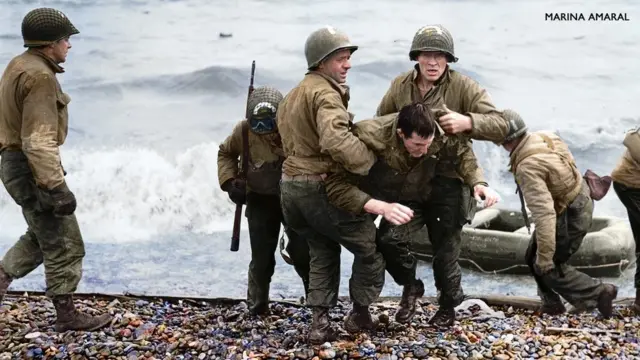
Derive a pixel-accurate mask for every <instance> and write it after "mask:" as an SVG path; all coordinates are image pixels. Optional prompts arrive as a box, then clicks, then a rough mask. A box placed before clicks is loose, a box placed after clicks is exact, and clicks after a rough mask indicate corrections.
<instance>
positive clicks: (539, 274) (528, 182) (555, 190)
mask: <svg viewBox="0 0 640 360" xmlns="http://www.w3.org/2000/svg"><path fill="white" fill-rule="evenodd" d="M503 116H504V118H505V120H507V122H508V123H509V125H510V128H509V131H508V133H507V136H506V137H505V140H504V142H503V144H502V146H503V147H504V148H505V149H506V150H507V151H509V153H510V166H511V169H510V171H511V172H512V173H513V174H514V176H515V179H516V183H517V185H518V190H519V191H520V192H521V194H522V197H523V198H524V200H525V201H526V204H527V205H528V207H529V209H530V210H531V216H532V217H533V222H534V224H535V230H534V231H533V235H532V236H531V242H530V244H529V248H528V249H527V253H526V262H527V264H528V265H529V267H530V269H531V273H532V274H533V277H534V278H535V280H536V282H537V284H538V294H539V295H540V298H541V299H542V308H541V311H542V312H544V313H548V314H561V313H564V312H565V307H564V304H563V303H562V299H561V298H560V296H562V297H563V298H564V299H566V300H567V301H568V302H569V303H570V304H571V305H573V306H574V307H575V308H576V309H580V310H587V309H593V308H596V307H597V308H598V310H599V311H600V313H601V314H602V315H603V316H604V317H605V318H608V317H610V316H611V313H612V311H613V300H614V299H615V298H616V296H617V293H618V289H617V287H616V286H615V285H612V284H603V283H602V282H601V281H600V280H597V279H594V278H591V277H590V276H588V275H587V274H585V273H583V272H580V271H579V270H577V269H576V268H574V267H572V266H570V265H569V264H567V262H568V261H569V258H570V257H571V256H572V255H573V254H575V252H576V251H578V249H579V248H580V245H581V244H582V240H583V239H584V237H585V236H586V235H587V232H588V230H589V228H590V227H591V223H592V219H593V199H592V198H591V195H590V193H591V192H590V189H589V186H588V185H587V182H586V181H585V180H584V179H583V177H582V175H581V174H580V171H579V170H578V168H577V166H576V164H575V160H574V158H573V155H571V152H570V151H569V148H568V147H567V145H566V144H565V143H564V142H563V141H562V139H561V138H560V137H558V136H557V135H556V134H553V133H550V132H543V131H539V132H533V133H528V132H527V127H526V125H525V123H524V121H523V120H522V118H521V117H520V115H519V114H517V113H516V112H515V111H513V110H508V109H507V110H504V111H503ZM523 208H524V206H523ZM523 216H527V214H526V213H524V214H523Z"/></svg>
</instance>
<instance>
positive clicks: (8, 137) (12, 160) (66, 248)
mask: <svg viewBox="0 0 640 360" xmlns="http://www.w3.org/2000/svg"><path fill="white" fill-rule="evenodd" d="M78 33H79V31H78V29H76V27H75V26H73V24H72V23H71V21H69V18H67V17H66V16H65V15H64V14H63V13H62V12H60V11H58V10H55V9H51V8H38V9H34V10H32V11H30V12H29V13H27V15H26V16H25V17H24V19H23V21H22V37H23V39H24V46H25V47H26V48H28V49H27V50H26V51H25V52H23V53H22V54H20V55H18V56H16V57H14V58H13V59H12V60H11V61H10V62H9V64H8V65H7V67H6V69H5V71H4V74H3V75H2V78H1V79H0V154H1V155H2V160H1V163H0V179H2V183H3V184H4V187H5V188H6V190H7V192H8V193H9V195H10V196H11V198H13V200H14V201H15V202H16V204H18V205H19V206H20V207H21V208H22V214H23V215H24V218H25V220H26V222H27V231H26V233H25V234H24V235H22V236H21V237H20V239H19V240H18V242H17V243H16V244H15V245H13V247H12V248H10V249H9V250H8V251H7V253H6V254H5V255H4V257H3V258H2V262H0V301H1V300H2V297H3V296H4V295H5V294H6V292H7V289H8V287H9V285H10V284H11V282H12V280H13V279H19V278H22V277H24V276H26V275H27V274H29V273H31V272H32V271H33V270H35V269H36V268H37V267H38V266H40V265H41V264H43V263H44V272H45V279H46V284H47V290H46V294H47V296H48V297H50V298H52V299H53V304H54V306H55V309H56V314H57V319H56V325H55V328H56V331H58V332H64V331H67V330H84V331H93V330H97V329H100V328H102V327H104V326H106V325H107V324H109V322H110V321H111V317H110V316H109V314H104V315H100V316H91V315H87V314H83V313H80V312H78V311H77V310H76V308H75V305H74V303H73V293H74V292H75V291H76V289H77V286H78V283H79V282H80V279H81V278H82V260H83V258H84V255H85V249H84V241H83V239H82V235H81V233H80V228H79V226H78V221H77V219H76V216H75V215H74V212H75V210H76V198H75V196H74V195H73V193H72V192H71V190H69V188H68V187H67V183H66V181H65V179H64V176H65V175H66V173H65V171H64V169H63V168H62V164H61V160H60V150H59V147H60V146H61V145H62V144H64V142H65V139H66V137H67V131H68V125H69V124H68V123H69V114H68V108H67V106H68V105H69V102H70V101H71V99H70V97H69V95H67V94H65V93H64V92H63V91H62V89H61V87H60V83H59V82H58V79H57V78H56V74H60V73H63V72H64V69H63V68H62V67H61V66H60V64H61V63H64V62H65V60H66V58H67V53H68V51H69V49H71V43H70V42H69V37H70V36H71V35H75V34H78Z"/></svg>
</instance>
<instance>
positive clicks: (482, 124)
mask: <svg viewBox="0 0 640 360" xmlns="http://www.w3.org/2000/svg"><path fill="white" fill-rule="evenodd" d="M409 59H410V60H412V61H417V64H416V65H415V66H414V68H413V69H412V70H410V71H408V72H406V73H403V74H401V75H399V76H398V77H396V78H395V79H394V80H393V81H392V83H391V86H390V87H389V89H388V90H387V92H386V93H385V95H384V96H383V98H382V100H381V101H380V104H379V105H378V109H377V115H378V116H383V115H387V114H391V113H396V112H398V111H400V109H402V108H403V107H404V106H406V105H409V104H412V103H416V102H420V103H423V104H425V105H428V106H429V108H431V109H432V110H433V111H435V112H436V114H437V115H438V118H437V121H438V123H439V125H440V126H441V127H442V129H443V130H444V132H446V133H444V132H442V131H440V129H438V131H437V133H436V137H435V139H434V145H432V146H434V147H435V148H438V147H443V146H446V148H447V149H449V150H447V152H446V155H445V153H443V154H442V155H441V157H442V159H440V161H438V162H437V165H436V168H435V176H434V178H433V180H432V182H431V194H432V196H431V197H430V199H429V201H428V203H426V204H425V208H428V209H429V211H428V213H426V214H424V216H426V218H425V219H424V223H425V224H427V230H428V233H429V239H430V240H431V242H432V244H433V245H434V253H435V254H434V255H435V256H434V261H433V273H434V278H435V285H436V288H437V289H438V290H439V292H440V295H439V298H438V303H439V305H440V308H439V309H438V311H437V312H436V314H435V316H434V317H433V318H432V319H431V322H432V323H433V324H434V325H437V326H443V327H447V326H451V325H452V324H453V322H454V318H455V311H454V308H455V306H457V305H459V304H460V303H461V302H462V300H463V297H464V294H463V291H462V286H461V271H460V266H459V265H458V258H459V256H460V247H461V241H462V239H461V231H462V227H463V225H464V224H465V223H468V222H470V221H471V220H473V216H474V214H475V200H476V199H480V198H482V197H484V198H485V199H486V201H487V203H488V204H489V203H490V204H493V203H495V201H497V200H498V195H497V194H496V193H495V192H494V191H493V190H491V189H489V188H488V184H487V183H486V181H485V180H484V178H483V176H482V175H481V171H482V170H481V169H480V167H479V166H477V164H476V165H475V166H473V167H471V166H470V165H465V166H463V167H461V166H460V165H461V163H462V162H463V161H464V162H474V163H476V162H477V160H476V159H475V155H474V153H473V149H472V147H471V141H470V139H477V140H489V141H493V142H500V141H501V140H502V139H503V138H504V135H505V134H506V132H507V130H508V125H507V124H506V122H505V120H504V119H503V118H502V117H501V116H500V112H499V111H498V110H497V109H496V108H495V106H494V105H493V103H492V101H491V99H490V97H489V94H488V93H487V91H486V90H484V89H483V88H482V87H480V86H479V85H478V83H477V82H476V81H474V80H472V79H471V78H469V77H467V76H465V75H462V74H461V73H459V72H457V71H455V70H453V69H451V68H450V67H449V65H448V63H449V62H457V61H458V58H457V57H456V56H455V52H454V43H453V38H452V36H451V34H450V33H449V31H448V30H447V29H446V28H444V27H443V26H442V25H428V26H424V27H422V28H420V29H419V30H418V31H417V32H416V34H415V35H414V37H413V41H412V44H411V49H410V50H409ZM436 143H439V144H440V145H438V146H435V144H436ZM450 151H451V152H450ZM456 154H457V156H455V155H456ZM463 154H464V159H463V157H462V156H463ZM450 155H453V156H450ZM463 168H465V169H472V168H473V169H476V170H475V171H477V175H476V176H475V178H474V180H470V179H471V177H469V175H468V174H462V173H460V169H463ZM411 226H412V227H413V226H417V225H416V224H411ZM411 232H413V230H412V231H411ZM402 233H404V231H400V230H393V231H389V232H388V234H396V235H394V238H395V239H396V240H395V241H400V240H399V239H400V238H401V236H399V235H398V234H402ZM423 292H424V290H423V287H422V286H421V283H414V284H413V285H410V286H405V287H404V291H403V304H402V306H401V308H404V309H408V310H407V311H408V314H410V313H412V311H413V310H412V309H414V307H415V305H414V304H415V299H416V298H419V297H421V296H422V295H423ZM412 304H413V305H412ZM400 313H402V312H400Z"/></svg>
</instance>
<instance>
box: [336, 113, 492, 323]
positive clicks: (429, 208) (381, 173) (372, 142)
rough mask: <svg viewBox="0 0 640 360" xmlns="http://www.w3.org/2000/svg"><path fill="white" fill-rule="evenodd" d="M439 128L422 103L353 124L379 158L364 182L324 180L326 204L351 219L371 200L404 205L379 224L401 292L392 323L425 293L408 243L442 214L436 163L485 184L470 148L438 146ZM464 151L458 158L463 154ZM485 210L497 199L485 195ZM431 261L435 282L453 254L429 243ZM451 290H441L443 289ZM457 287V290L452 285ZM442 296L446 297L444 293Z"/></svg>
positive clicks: (349, 177)
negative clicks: (435, 185) (436, 187)
mask: <svg viewBox="0 0 640 360" xmlns="http://www.w3.org/2000/svg"><path fill="white" fill-rule="evenodd" d="M437 127H438V125H437V122H436V121H435V119H434V116H433V112H432V111H431V109H430V108H429V107H428V106H427V105H425V104H423V103H421V102H418V103H413V104H410V105H406V106H404V107H402V108H401V109H400V112H399V113H393V114H389V115H385V116H381V117H377V118H373V119H370V120H362V121H358V122H357V123H355V124H354V130H353V132H354V134H355V135H356V136H358V138H359V139H360V140H362V141H364V142H365V143H366V144H367V145H368V146H369V148H371V149H372V150H373V151H374V152H375V153H376V156H377V158H378V161H377V162H376V163H375V165H373V167H372V168H371V170H370V171H369V174H368V175H367V176H355V175H353V174H348V173H346V172H341V173H335V174H332V175H330V176H329V177H328V178H327V180H326V188H327V193H328V196H329V200H330V201H331V202H332V203H333V204H335V205H336V206H338V207H340V208H343V209H345V210H347V211H350V212H353V213H356V214H358V213H362V212H363V210H364V204H366V203H367V202H368V201H369V200H370V199H372V198H373V199H376V200H380V201H384V202H389V203H400V204H402V205H401V206H402V207H401V208H400V210H403V212H402V213H401V214H399V215H404V216H403V217H401V216H399V217H398V218H397V219H394V218H392V220H396V221H387V220H386V219H383V220H382V221H381V222H380V228H379V231H378V236H377V241H378V246H379V248H380V251H381V252H382V254H383V256H384V259H385V262H386V269H387V271H388V272H389V274H390V275H391V276H392V277H393V279H394V280H395V281H396V283H397V284H398V285H402V286H403V287H404V291H403V293H402V300H401V302H400V308H399V309H398V311H397V312H396V321H398V322H401V323H406V322H409V321H410V320H411V318H412V317H413V315H414V314H415V311H416V300H417V298H419V297H421V296H422V295H423V293H424V284H423V282H422V280H419V279H417V278H416V267H417V260H416V258H415V256H414V255H413V254H412V252H411V251H410V241H411V239H412V237H413V236H415V235H416V234H418V233H419V231H420V229H421V228H422V227H424V226H425V225H426V226H427V228H429V227H432V228H433V227H435V226H437V225H436V224H434V223H435V222H437V221H438V219H439V217H440V216H441V215H442V214H439V213H433V211H434V209H435V211H439V210H440V208H439V207H437V206H434V203H433V201H432V200H431V199H432V198H437V197H438V195H437V194H433V193H432V189H431V185H432V180H433V178H434V176H435V171H436V168H437V166H438V163H439V162H453V163H456V164H457V168H456V170H457V171H458V173H460V174H462V178H463V179H464V182H465V184H469V185H473V184H478V183H483V182H484V178H483V175H482V170H481V169H480V168H479V167H478V164H477V162H476V160H475V157H474V156H473V152H472V151H471V148H470V147H469V146H459V143H458V142H456V141H445V142H443V141H442V138H443V137H442V136H437V137H436V129H437ZM434 139H435V140H434ZM461 151H462V152H461ZM488 195H489V196H488V197H487V199H486V205H487V206H491V205H493V204H494V203H495V202H496V201H497V198H496V197H495V196H492V195H491V194H488ZM430 240H431V242H432V244H433V248H434V249H435V256H434V260H433V268H434V276H436V282H438V281H440V279H439V278H438V276H441V275H442V274H441V272H442V270H447V269H448V268H449V267H451V266H452V265H451V262H452V261H455V260H456V258H455V257H452V256H450V254H451V253H454V255H455V251H458V252H459V250H456V249H453V248H452V245H454V244H453V243H452V242H443V241H442V240H447V239H445V238H430ZM448 285H449V284H446V283H445V284H442V289H447V286H448ZM453 285H454V286H455V284H453ZM445 293H446V292H445Z"/></svg>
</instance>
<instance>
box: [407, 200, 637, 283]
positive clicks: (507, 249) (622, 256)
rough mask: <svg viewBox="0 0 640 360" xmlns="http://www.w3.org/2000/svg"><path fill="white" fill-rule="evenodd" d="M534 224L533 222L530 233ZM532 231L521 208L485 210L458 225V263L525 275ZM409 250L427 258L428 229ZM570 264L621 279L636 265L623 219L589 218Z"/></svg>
mask: <svg viewBox="0 0 640 360" xmlns="http://www.w3.org/2000/svg"><path fill="white" fill-rule="evenodd" d="M529 218H530V219H531V217H529ZM534 227H535V225H534V224H533V223H532V224H531V233H533V230H534ZM530 238H531V235H529V233H528V232H527V228H526V227H525V223H524V219H523V217H522V215H521V212H520V211H514V210H508V209H496V208H486V209H482V210H479V211H478V212H477V213H476V215H475V217H474V219H473V222H472V223H471V224H468V225H466V226H464V227H463V229H462V250H461V252H460V261H459V263H460V266H462V267H464V268H468V269H471V270H476V271H480V272H485V273H502V274H529V273H530V272H529V267H528V266H527V265H526V263H525V260H524V258H525V252H526V251H527V246H528V245H529V239H530ZM411 250H412V251H413V252H414V253H415V255H416V257H417V258H418V259H420V260H421V261H427V262H431V260H432V258H433V251H432V247H431V243H430V242H429V236H428V234H427V231H426V228H423V229H422V231H421V232H420V233H419V234H416V236H415V237H414V238H413V239H412V242H411ZM569 264H570V265H573V266H575V267H576V268H578V269H580V270H581V271H583V272H585V273H587V274H589V275H590V276H593V277H619V276H620V275H622V273H623V272H624V271H625V270H626V269H627V268H628V267H629V266H630V265H632V264H635V241H634V238H633V233H632V232H631V228H630V226H629V224H628V222H627V221H625V219H620V218H616V217H597V216H594V217H593V224H592V226H591V229H590V230H589V232H588V233H587V236H586V237H585V238H584V240H583V242H582V245H581V246H580V249H579V250H578V251H577V252H576V253H575V254H574V255H573V256H572V257H571V258H570V259H569Z"/></svg>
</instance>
